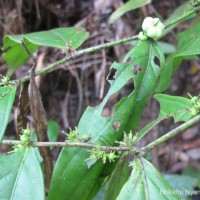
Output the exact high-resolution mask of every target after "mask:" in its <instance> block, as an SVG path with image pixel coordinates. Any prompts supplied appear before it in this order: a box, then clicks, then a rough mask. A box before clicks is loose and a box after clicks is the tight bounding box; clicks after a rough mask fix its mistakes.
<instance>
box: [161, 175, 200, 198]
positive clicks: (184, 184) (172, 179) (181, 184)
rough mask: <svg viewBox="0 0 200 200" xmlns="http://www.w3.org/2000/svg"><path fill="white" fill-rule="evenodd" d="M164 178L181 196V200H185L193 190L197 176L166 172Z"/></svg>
mask: <svg viewBox="0 0 200 200" xmlns="http://www.w3.org/2000/svg"><path fill="white" fill-rule="evenodd" d="M164 178H165V179H166V180H167V182H168V183H169V184H170V185H171V187H172V188H173V189H174V191H176V192H177V194H179V196H181V200H184V199H185V200H186V199H187V197H188V196H190V195H191V194H192V192H194V188H195V186H197V182H198V179H197V178H194V177H191V176H186V175H177V174H166V175H164Z"/></svg>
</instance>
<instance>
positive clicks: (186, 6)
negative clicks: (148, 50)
mask: <svg viewBox="0 0 200 200" xmlns="http://www.w3.org/2000/svg"><path fill="white" fill-rule="evenodd" d="M192 1H193V0H190V1H186V2H185V3H183V4H181V5H180V6H179V7H178V8H176V10H175V11H174V12H173V13H172V14H170V16H169V17H168V18H167V20H165V24H170V23H171V22H173V21H175V20H177V19H178V18H180V16H183V15H185V14H186V13H188V11H190V10H192V9H193V7H192ZM194 16H195V14H194V15H193V16H189V17H187V18H183V19H182V20H181V21H179V22H178V23H176V24H174V25H173V26H170V27H169V28H167V29H165V30H164V33H163V35H166V34H167V33H169V32H170V31H171V30H172V29H173V28H174V27H176V26H177V25H178V24H179V23H180V22H182V21H184V20H186V19H189V18H192V17H194Z"/></svg>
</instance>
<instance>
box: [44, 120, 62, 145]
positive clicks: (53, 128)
mask: <svg viewBox="0 0 200 200" xmlns="http://www.w3.org/2000/svg"><path fill="white" fill-rule="evenodd" d="M58 131H59V125H58V123H57V122H56V121H53V120H49V121H48V122H47V135H48V138H49V141H51V142H56V141H57V139H58Z"/></svg>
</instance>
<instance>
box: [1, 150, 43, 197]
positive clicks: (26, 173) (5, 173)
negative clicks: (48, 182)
mask: <svg viewBox="0 0 200 200" xmlns="http://www.w3.org/2000/svg"><path fill="white" fill-rule="evenodd" d="M0 163H1V165H0V197H1V199H16V200H18V199H19V200H20V199H28V200H35V199H38V200H43V199H45V190H44V181H43V174H42V170H41V166H40V163H39V161H38V159H37V156H36V154H35V151H34V149H33V148H27V149H23V150H21V151H19V152H17V153H14V154H12V155H9V156H2V157H0Z"/></svg>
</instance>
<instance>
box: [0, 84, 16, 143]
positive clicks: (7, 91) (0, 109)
mask: <svg viewBox="0 0 200 200" xmlns="http://www.w3.org/2000/svg"><path fill="white" fill-rule="evenodd" d="M15 94H16V86H13V87H10V86H4V87H0V142H1V141H2V138H3V135H4V133H5V130H6V127H7V125H8V121H9V118H10V113H11V110H12V106H13V102H14V100H15Z"/></svg>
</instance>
